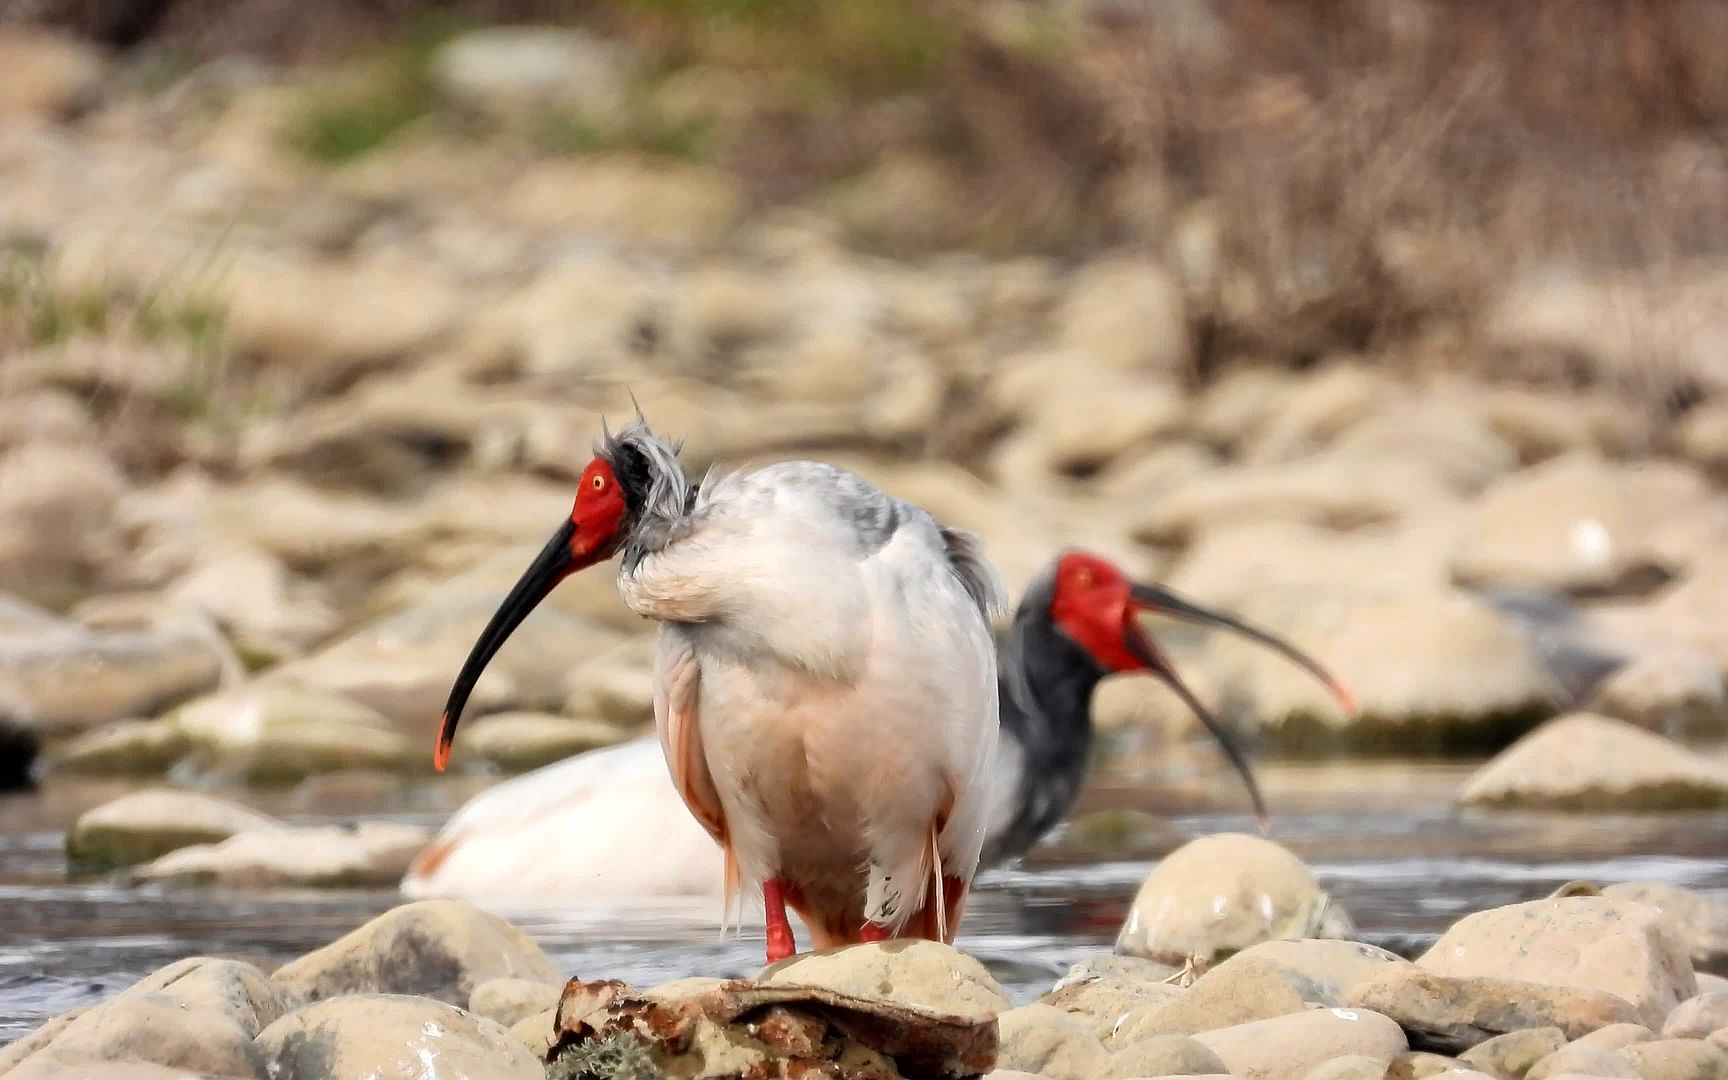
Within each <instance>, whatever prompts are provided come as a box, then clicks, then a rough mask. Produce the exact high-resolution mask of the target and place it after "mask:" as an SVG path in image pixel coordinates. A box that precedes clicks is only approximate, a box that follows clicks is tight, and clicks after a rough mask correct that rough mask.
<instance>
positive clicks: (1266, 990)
mask: <svg viewBox="0 0 1728 1080" xmlns="http://www.w3.org/2000/svg"><path fill="white" fill-rule="evenodd" d="M1239 957H1240V954H1238V957H1233V958H1231V959H1230V960H1229V961H1226V962H1225V963H1223V964H1220V965H1219V966H1218V967H1216V968H1213V969H1212V970H1211V971H1208V972H1206V974H1204V975H1202V976H1200V978H1199V979H1197V980H1195V982H1194V985H1193V986H1191V987H1189V988H1188V990H1187V992H1185V993H1183V994H1182V995H1181V996H1180V997H1176V998H1172V999H1171V1000H1169V1001H1167V1002H1162V1003H1160V1004H1157V1005H1150V1006H1145V1007H1142V1008H1139V1009H1136V1010H1134V1011H1133V1012H1131V1013H1129V1014H1128V1015H1127V1016H1126V1017H1124V1018H1123V1019H1122V1021H1121V1022H1120V1023H1119V1024H1118V1025H1117V1027H1118V1029H1119V1031H1120V1036H1119V1038H1120V1041H1121V1043H1122V1044H1123V1045H1125V1046H1133V1045H1134V1044H1135V1043H1137V1042H1140V1041H1141V1040H1143V1039H1147V1038H1151V1037H1153V1036H1156V1035H1193V1034H1195V1033H1197V1032H1201V1031H1213V1030H1216V1029H1217V1028H1222V1027H1230V1026H1232V1025H1235V1024H1246V1023H1248V1022H1250V1021H1253V1020H1268V1019H1271V1018H1272V1017H1274V1016H1286V1015H1288V1014H1290V1013H1296V1012H1301V1011H1302V1010H1303V1009H1304V1008H1305V1006H1304V1005H1303V1003H1302V995H1301V994H1300V993H1298V992H1297V990H1296V989H1295V986H1294V985H1293V983H1294V980H1292V979H1291V978H1290V975H1289V973H1288V972H1287V971H1286V970H1285V969H1284V968H1282V967H1280V966H1278V965H1276V964H1272V963H1269V962H1266V961H1262V960H1254V959H1249V960H1241V959H1239Z"/></svg>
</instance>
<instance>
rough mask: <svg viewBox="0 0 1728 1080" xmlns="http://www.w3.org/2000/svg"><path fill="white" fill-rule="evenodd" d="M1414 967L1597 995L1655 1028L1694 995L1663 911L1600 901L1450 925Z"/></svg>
mask: <svg viewBox="0 0 1728 1080" xmlns="http://www.w3.org/2000/svg"><path fill="white" fill-rule="evenodd" d="M1417 963H1418V964H1420V965H1421V966H1422V967H1423V968H1425V969H1427V970H1428V971H1431V972H1434V973H1435V974H1438V975H1447V976H1454V977H1458V978H1496V979H1515V980H1521V981H1526V982H1539V983H1546V984H1548V985H1550V986H1565V987H1573V988H1576V989H1580V990H1598V991H1602V992H1605V993H1609V994H1613V995H1616V996H1618V997H1620V998H1622V999H1624V1000H1625V1001H1627V1002H1630V1003H1631V1005H1632V1006H1633V1008H1635V1009H1636V1010H1637V1012H1638V1016H1637V1017H1636V1019H1638V1020H1641V1021H1642V1022H1643V1023H1645V1024H1647V1025H1650V1026H1652V1027H1655V1026H1659V1025H1660V1024H1661V1023H1662V1018H1663V1017H1665V1016H1666V1015H1667V1014H1668V1013H1669V1011H1670V1010H1672V1009H1673V1008H1674V1006H1676V1005H1678V1004H1679V1003H1680V1002H1681V1001H1683V1000H1685V999H1686V998H1688V997H1691V996H1692V995H1693V994H1694V993H1696V992H1697V986H1696V980H1695V979H1694V977H1693V974H1692V963H1691V961H1690V959H1689V958H1688V957H1687V955H1686V950H1685V947H1684V945H1683V944H1681V943H1680V942H1679V941H1678V940H1676V938H1675V937H1674V935H1673V933H1672V932H1671V931H1670V930H1669V927H1668V925H1667V923H1666V922H1664V920H1663V918H1662V913H1661V912H1660V911H1658V910H1656V909H1655V908H1653V907H1650V906H1649V905H1647V904H1637V903H1631V902H1628V901H1623V900H1610V899H1606V898H1603V897H1565V898H1561V899H1550V900H1534V901H1531V902H1529V903H1524V904H1512V905H1509V906H1506V907H1499V908H1492V909H1490V910H1488V911H1481V912H1477V913H1476V914H1474V915H1469V916H1466V917H1465V918H1463V919H1461V920H1459V921H1458V922H1456V923H1454V924H1453V925H1452V927H1451V928H1450V929H1449V930H1447V931H1446V933H1445V934H1443V935H1441V937H1440V940H1439V941H1437V942H1435V943H1434V946H1433V947H1432V948H1430V949H1429V950H1428V952H1426V953H1425V954H1423V956H1422V957H1421V959H1420V960H1418V961H1417ZM1561 1026H1564V1025H1561Z"/></svg>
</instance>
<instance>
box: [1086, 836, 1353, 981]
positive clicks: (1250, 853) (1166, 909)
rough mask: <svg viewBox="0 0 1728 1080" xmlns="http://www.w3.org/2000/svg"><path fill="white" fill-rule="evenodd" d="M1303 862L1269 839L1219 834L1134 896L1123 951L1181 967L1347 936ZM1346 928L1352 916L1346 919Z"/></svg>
mask: <svg viewBox="0 0 1728 1080" xmlns="http://www.w3.org/2000/svg"><path fill="white" fill-rule="evenodd" d="M1338 914H1339V911H1338V909H1337V908H1336V907H1335V906H1333V905H1332V904H1331V902H1330V899H1329V898H1328V897H1327V895H1326V894H1325V893H1323V892H1322V891H1321V890H1320V886H1319V885H1318V884H1317V883H1316V882H1315V880H1314V875H1313V873H1311V872H1310V871H1309V869H1308V868H1307V867H1306V866H1304V865H1303V864H1302V860H1301V859H1298V858H1297V857H1296V856H1295V855H1293V854H1291V853H1290V851H1289V850H1288V849H1286V848H1283V847H1280V846H1279V845H1277V844H1275V843H1273V842H1272V841H1270V840H1265V839H1262V838H1260V837H1258V836H1249V835H1247V834H1245V833H1220V834H1217V835H1214V836H1204V837H1201V838H1199V839H1197V840H1192V841H1190V842H1189V843H1187V844H1184V845H1183V846H1182V847H1180V848H1177V849H1176V850H1175V851H1173V852H1171V853H1170V854H1169V855H1167V856H1165V857H1164V859H1163V860H1162V861H1161V862H1159V864H1158V865H1157V866H1156V867H1154V868H1153V870H1152V873H1151V874H1149V875H1148V876H1147V878H1146V880H1145V881H1144V882H1143V883H1141V885H1140V891H1139V893H1137V894H1136V895H1135V897H1134V904H1133V907H1132V908H1131V909H1130V910H1129V913H1128V919H1127V921H1126V922H1125V923H1124V924H1123V927H1122V931H1121V933H1120V934H1118V935H1117V938H1116V951H1117V952H1119V953H1126V954H1128V955H1131V956H1142V957H1146V958H1148V959H1152V960H1157V961H1160V962H1161V963H1167V964H1174V965H1178V966H1180V965H1181V964H1183V963H1185V962H1186V961H1187V960H1188V959H1189V958H1190V957H1193V956H1196V955H1198V956H1200V957H1202V958H1204V959H1206V960H1210V959H1211V958H1212V957H1214V956H1216V955H1217V954H1218V953H1220V952H1233V951H1235V950H1238V949H1245V948H1247V947H1248V946H1250V945H1254V944H1257V943H1258V942H1261V941H1268V940H1275V939H1279V938H1307V937H1335V936H1342V935H1341V934H1339V933H1337V932H1331V933H1329V932H1328V930H1331V929H1333V926H1332V925H1331V924H1332V923H1335V922H1336V920H1337V916H1338ZM1345 921H1346V922H1347V917H1346V919H1345Z"/></svg>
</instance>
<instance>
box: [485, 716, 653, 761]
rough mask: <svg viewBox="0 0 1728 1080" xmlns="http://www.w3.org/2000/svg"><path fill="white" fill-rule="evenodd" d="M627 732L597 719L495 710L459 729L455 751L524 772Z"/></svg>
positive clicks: (620, 737) (616, 740) (617, 739)
mask: <svg viewBox="0 0 1728 1080" xmlns="http://www.w3.org/2000/svg"><path fill="white" fill-rule="evenodd" d="M628 735H629V733H628V732H626V731H624V730H622V729H620V728H618V727H615V726H613V725H612V724H606V723H601V722H599V721H597V720H578V719H574V718H572V717H568V716H559V715H557V714H555V713H534V712H513V713H496V714H494V715H492V716H486V717H482V718H480V719H479V720H476V721H474V722H473V725H472V726H471V727H465V728H462V729H460V733H459V734H458V736H457V739H458V741H459V742H461V743H463V746H462V747H459V748H458V749H457V750H456V752H457V753H458V754H461V755H462V756H463V757H467V756H468V755H470V754H472V755H473V756H475V757H477V758H480V759H481V760H484V761H490V762H492V763H493V764H495V765H497V766H499V767H500V768H502V769H505V770H507V771H510V772H526V771H527V770H529V769H537V768H539V767H540V766H542V765H547V764H550V763H551V762H554V761H562V760H563V759H565V758H567V757H572V756H574V755H576V754H580V753H584V752H585V751H588V750H597V749H599V748H600V747H603V746H612V745H614V744H616V743H619V742H622V741H624V739H626V738H627V737H628Z"/></svg>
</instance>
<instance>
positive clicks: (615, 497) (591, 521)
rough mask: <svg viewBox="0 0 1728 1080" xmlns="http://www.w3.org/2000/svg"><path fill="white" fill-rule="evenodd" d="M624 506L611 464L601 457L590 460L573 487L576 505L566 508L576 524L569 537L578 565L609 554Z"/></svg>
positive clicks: (573, 523)
mask: <svg viewBox="0 0 1728 1080" xmlns="http://www.w3.org/2000/svg"><path fill="white" fill-rule="evenodd" d="M624 509H625V503H624V492H623V490H622V489H621V488H620V487H619V486H618V477H617V476H615V475H613V472H612V466H611V465H610V464H608V463H607V461H606V459H605V458H599V457H597V458H595V459H594V460H593V461H590V462H589V463H588V467H587V468H586V469H583V470H582V481H581V483H580V484H579V485H578V486H577V488H576V505H575V506H573V507H571V508H570V523H571V524H572V525H574V526H575V527H576V532H575V534H574V535H573V536H571V538H570V554H571V555H573V556H575V558H576V560H577V561H578V563H579V564H582V563H586V562H588V561H590V560H595V561H597V560H599V559H604V558H607V557H608V556H610V555H611V554H612V550H613V549H614V548H615V547H616V546H617V543H618V539H619V537H618V527H619V524H620V522H622V521H623V520H624Z"/></svg>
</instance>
